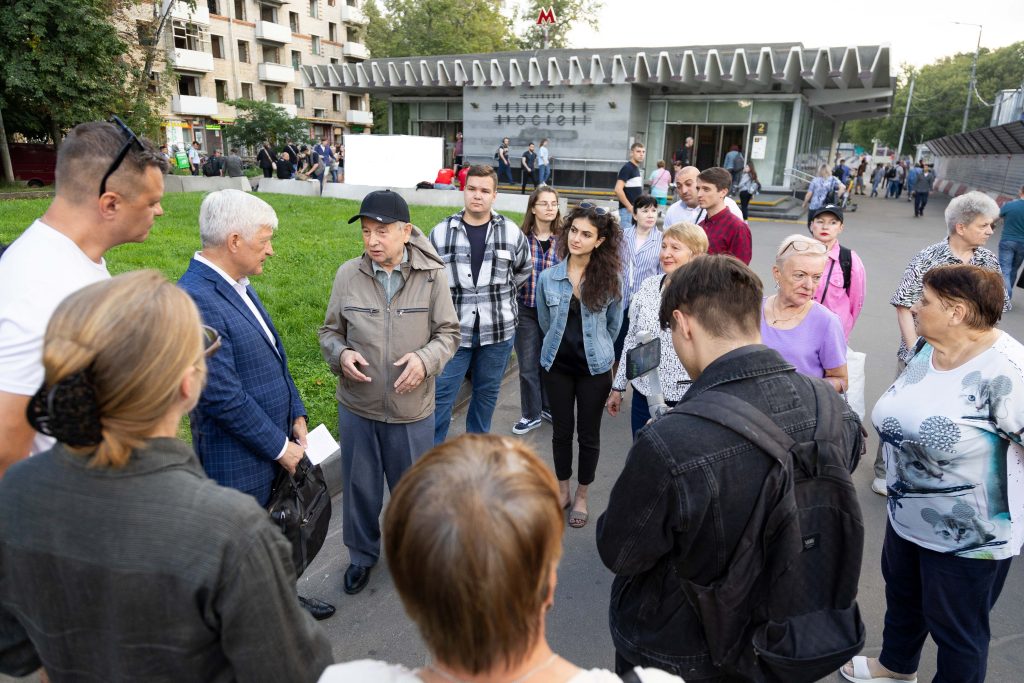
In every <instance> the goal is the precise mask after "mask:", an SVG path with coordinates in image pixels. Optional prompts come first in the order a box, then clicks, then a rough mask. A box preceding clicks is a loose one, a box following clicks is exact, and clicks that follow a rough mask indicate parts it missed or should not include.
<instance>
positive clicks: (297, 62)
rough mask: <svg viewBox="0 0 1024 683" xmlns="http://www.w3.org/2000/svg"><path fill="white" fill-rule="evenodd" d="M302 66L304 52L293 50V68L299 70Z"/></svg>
mask: <svg viewBox="0 0 1024 683" xmlns="http://www.w3.org/2000/svg"><path fill="white" fill-rule="evenodd" d="M300 66H302V53H301V52H299V51H298V50H292V68H293V69H295V70H296V71H298V70H299V67H300Z"/></svg>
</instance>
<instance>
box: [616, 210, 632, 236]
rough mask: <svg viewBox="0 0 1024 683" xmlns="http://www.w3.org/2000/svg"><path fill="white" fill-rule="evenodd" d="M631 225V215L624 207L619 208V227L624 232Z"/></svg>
mask: <svg viewBox="0 0 1024 683" xmlns="http://www.w3.org/2000/svg"><path fill="white" fill-rule="evenodd" d="M631 225H633V214H631V213H630V212H629V211H628V210H627V209H626V207H624V206H620V207H619V227H620V228H622V229H623V230H625V229H626V228H628V227H630V226H631Z"/></svg>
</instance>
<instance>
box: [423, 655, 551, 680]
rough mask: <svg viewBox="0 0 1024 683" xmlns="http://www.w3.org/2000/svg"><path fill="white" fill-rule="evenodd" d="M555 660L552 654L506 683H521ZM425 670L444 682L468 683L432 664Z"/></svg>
mask: <svg viewBox="0 0 1024 683" xmlns="http://www.w3.org/2000/svg"><path fill="white" fill-rule="evenodd" d="M556 659H558V655H557V654H554V653H552V654H551V656H550V657H548V658H547V660H546V661H545V662H544V663H543V664H541V665H539V666H535V667H534V668H532V669H530V670H529V671H527V672H526V673H525V674H523V675H522V676H520V677H519V678H516V679H514V680H511V681H509V682H508V683H523V681H525V680H526V679H528V678H529V677H530V676H532V675H534V674H535V673H539V672H541V671H543V670H544V669H546V668H548V667H549V666H551V665H552V664H554V663H555V660H556ZM427 668H428V669H430V670H431V671H433V672H434V673H436V674H437V675H438V676H440V677H441V678H443V679H445V680H446V681H451V682H452V683H470V682H469V681H465V680H463V679H461V678H456V677H455V676H452V675H451V674H450V673H448V672H447V671H442V670H441V669H438V668H437V667H436V666H434V665H433V664H427Z"/></svg>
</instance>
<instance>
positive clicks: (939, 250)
mask: <svg viewBox="0 0 1024 683" xmlns="http://www.w3.org/2000/svg"><path fill="white" fill-rule="evenodd" d="M967 264H968V265H971V266H979V267H981V268H984V269H985V270H991V271H994V272H996V273H1001V272H1002V271H1001V270H1000V268H999V259H998V258H996V255H995V254H993V253H992V252H991V251H990V250H988V249H986V248H985V247H975V248H974V252H973V253H972V255H971V260H970V261H968V262H967ZM959 265H963V261H961V260H960V259H958V258H957V257H956V255H955V254H953V250H952V249H950V248H949V238H948V237H947V238H946V239H944V240H942V241H941V242H937V243H935V244H933V245H931V246H930V247H925V248H924V249H922V250H921V251H919V252H918V253H917V256H915V257H914V258H912V259H910V263H908V264H907V269H906V270H905V271H904V272H903V279H902V280H900V283H899V285H897V286H896V291H895V292H893V295H892V299H890V300H889V303H890V304H892V305H893V306H903V307H905V308H910V307H911V306H913V305H914V304H916V303H917V301H918V299H920V298H921V292H922V291H923V290H924V284H923V281H924V274H925V273H927V272H928V271H929V270H931V269H932V268H937V267H939V266H959ZM1009 308H1010V297H1009V295H1008V293H1006V292H1004V293H1003V311H1004V312H1005V311H1007V310H1009ZM896 355H897V356H898V357H899V358H901V359H903V360H904V361H908V360H910V356H911V353H910V349H908V348H907V344H906V342H904V341H903V335H902V334H901V335H900V348H899V351H897V352H896Z"/></svg>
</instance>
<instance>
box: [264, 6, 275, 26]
mask: <svg viewBox="0 0 1024 683" xmlns="http://www.w3.org/2000/svg"><path fill="white" fill-rule="evenodd" d="M260 19H261V20H262V21H269V22H270V23H271V24H276V23H277V8H276V7H274V6H272V5H260Z"/></svg>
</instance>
